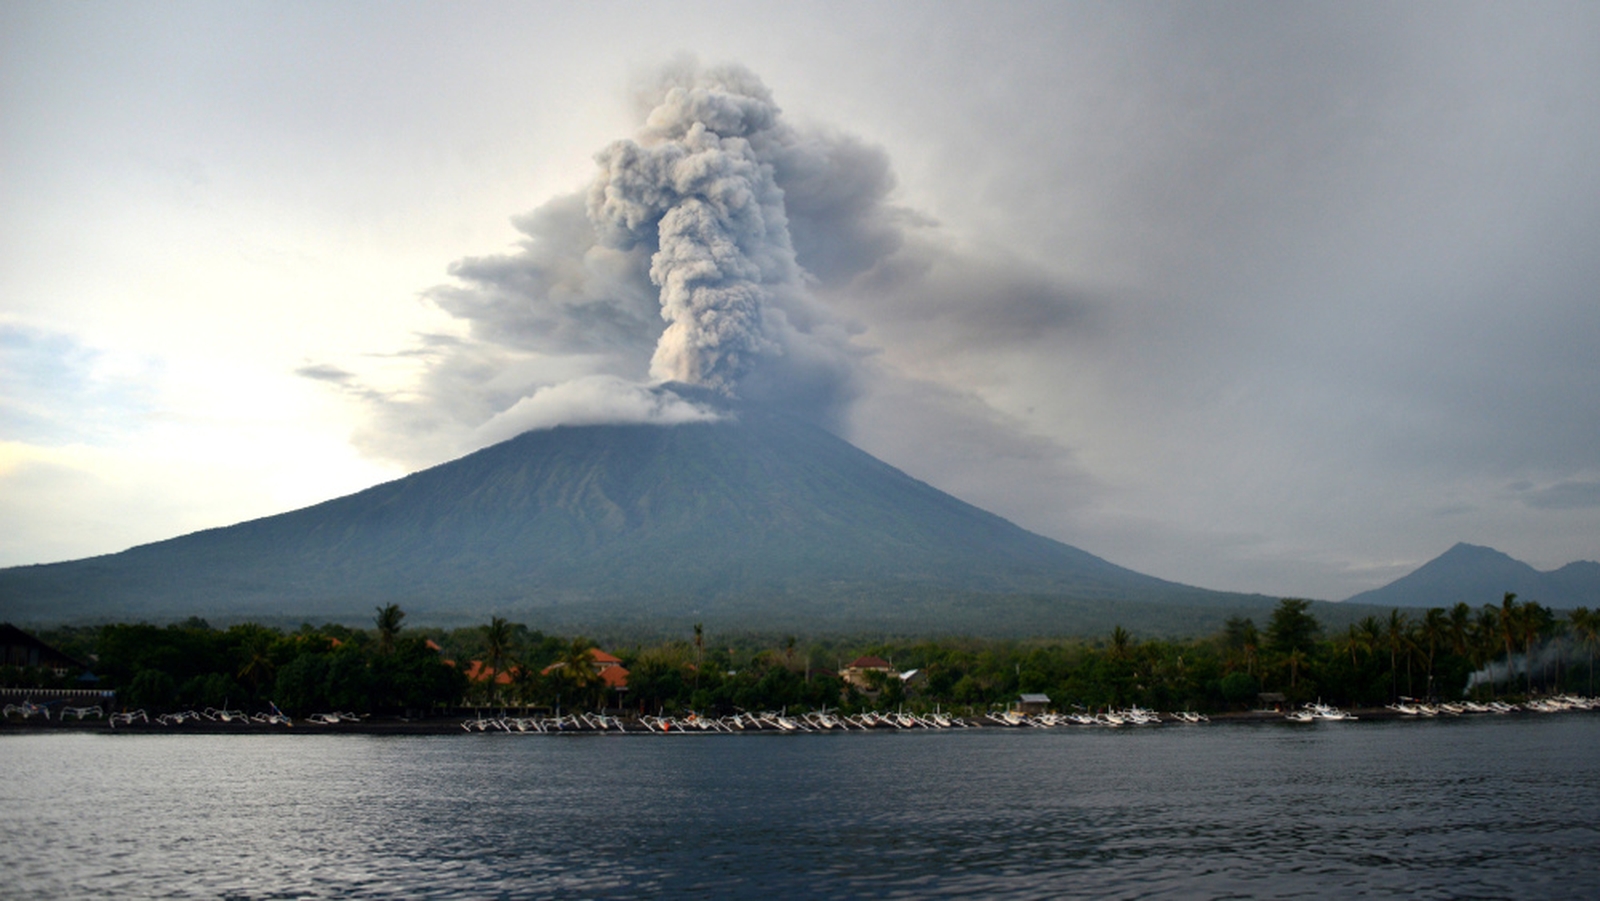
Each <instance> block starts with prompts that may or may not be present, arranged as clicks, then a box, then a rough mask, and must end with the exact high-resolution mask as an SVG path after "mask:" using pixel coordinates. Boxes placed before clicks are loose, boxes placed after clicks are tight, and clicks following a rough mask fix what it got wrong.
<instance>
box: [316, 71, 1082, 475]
mask: <svg viewBox="0 0 1600 901" xmlns="http://www.w3.org/2000/svg"><path fill="white" fill-rule="evenodd" d="M640 96H641V97H642V98H645V99H644V100H643V102H642V103H641V111H642V113H643V124H642V125H641V127H640V128H639V130H638V131H637V133H636V134H635V135H634V136H633V137H632V138H628V139H624V140H619V141H615V142H613V143H612V144H610V145H609V146H607V147H605V148H604V149H602V150H601V151H600V152H599V153H598V154H597V155H596V157H595V160H596V167H597V171H596V175H595V176H594V178H593V180H592V181H591V182H590V183H589V184H588V185H587V186H585V187H584V188H583V189H582V190H579V191H574V192H572V193H570V194H566V195H563V196H559V197H555V198H552V199H550V200H549V201H547V202H545V203H544V204H542V205H540V206H539V207H537V208H535V209H533V210H532V211H530V212H528V213H525V214H522V215H519V216H516V217H514V218H513V219H512V223H513V225H514V226H515V227H516V229H517V231H518V232H519V233H520V235H521V239H520V240H519V241H518V244H517V247H516V248H515V249H514V250H513V251H511V252H508V253H503V254H494V255H486V256H474V257H467V258H464V259H461V260H458V261H456V262H455V263H453V264H451V265H450V267H449V270H448V271H449V274H450V276H451V278H452V281H451V282H450V283H448V284H445V285H440V286H437V287H435V288H432V289H430V290H428V291H426V292H424V294H423V298H424V300H425V301H426V302H429V303H431V304H433V305H434V306H435V307H437V309H439V310H441V311H442V312H444V313H446V314H448V315H449V316H450V317H451V318H452V319H453V320H455V322H456V323H458V325H459V326H461V327H462V329H463V332H464V334H463V335H462V336H460V337H452V336H448V335H428V336H419V340H418V343H417V345H416V346H414V347H412V348H409V349H407V350H405V351H403V352H402V353H401V354H399V355H397V356H409V357H412V358H414V360H415V361H417V362H418V363H419V364H420V376H419V377H418V378H417V380H416V381H415V383H414V384H412V385H409V386H407V387H406V388H404V389H402V390H378V389H376V388H373V387H371V386H369V385H366V384H364V383H363V382H362V381H361V380H360V379H359V378H358V377H357V376H355V375H354V374H353V373H351V372H350V371H349V370H348V369H347V368H346V367H343V366H339V365H335V364H333V363H326V362H312V363H308V365H306V366H304V367H302V368H301V369H300V370H299V374H301V375H303V376H305V377H307V378H311V379H314V380H318V381H321V382H323V383H326V384H329V385H332V386H336V387H338V388H339V389H340V390H343V391H345V392H347V393H349V394H351V395H352V396H355V397H359V398H360V399H362V400H363V401H364V402H366V403H368V405H369V408H370V409H371V410H372V411H373V416H372V418H371V420H370V421H369V422H368V423H366V424H365V425H364V426H363V427H362V428H361V429H359V430H358V431H357V434H356V436H355V440H356V442H357V444H358V446H360V447H361V448H362V449H363V451H364V452H366V453H369V454H371V455H374V456H380V457H388V458H391V459H398V460H400V461H402V462H405V463H407V464H425V463H431V462H437V461H438V460H441V459H444V458H446V457H448V456H451V455H454V454H459V453H461V452H464V451H467V450H471V449H473V448H475V447H478V446H482V445H483V444H485V443H489V442H491V441H494V440H500V439H503V438H506V437H510V436H511V435H512V434H515V433H516V431H519V430H525V429H529V428H542V427H550V426H554V425H558V424H562V423H574V424H575V423H580V422H581V423H599V422H656V423H663V424H665V423H671V422H679V421H688V420H691V419H696V418H711V417H714V416H716V415H718V414H717V413H716V412H715V411H714V410H712V409H711V408H710V407H708V406H702V405H697V404H698V402H697V401H695V400H693V399H681V398H680V399H679V400H678V401H677V402H668V401H665V400H663V395H662V393H661V388H660V386H662V385H665V384H668V383H681V384H687V385H692V386H695V387H697V388H704V389H708V390H710V391H711V392H713V393H714V394H720V395H723V396H728V397H736V398H740V399H743V400H746V401H750V402H756V403H761V404H767V405H775V406H779V407H782V408H784V409H786V410H788V411H790V412H792V413H794V414H796V415H799V416H802V417H804V418H806V419H809V420H811V421H813V422H816V423H818V424H820V425H822V426H824V427H826V428H830V429H832V430H834V431H837V432H840V433H841V434H842V433H845V432H846V431H848V430H850V428H851V424H852V417H851V407H852V406H853V405H854V404H855V403H856V402H857V401H858V400H860V399H861V398H862V397H864V396H865V395H866V394H868V393H870V392H871V391H872V390H874V388H873V386H874V384H876V385H879V386H880V388H881V385H882V384H884V381H885V379H886V378H888V379H892V378H894V377H895V376H892V375H890V374H889V372H888V368H887V367H886V366H885V365H883V364H881V363H875V362H874V358H875V356H876V355H877V354H878V351H877V350H876V349H875V348H874V346H873V344H874V343H876V342H877V341H878V340H880V339H882V340H895V341H902V342H905V343H906V346H907V347H911V348H915V349H916V350H915V352H916V353H917V354H919V355H921V354H924V353H926V354H930V355H940V354H942V355H946V356H950V357H952V358H954V357H958V356H961V355H962V354H965V353H967V352H968V351H971V350H973V349H981V348H983V347H984V346H987V345H993V344H1003V343H1005V342H1007V341H1010V340H1014V339H1018V338H1024V339H1026V338H1027V337H1028V336H1034V337H1037V336H1040V335H1045V334H1048V333H1050V332H1052V331H1054V330H1057V329H1062V328H1072V327H1077V326H1080V325H1081V324H1082V322H1083V319H1084V316H1083V311H1084V309H1085V305H1084V304H1082V303H1081V302H1080V301H1079V300H1077V299H1075V298H1073V297H1071V296H1070V295H1069V292H1066V291H1064V290H1062V289H1061V288H1060V287H1059V286H1057V285H1055V284H1054V283H1052V282H1051V280H1050V279H1048V278H1046V277H1044V276H1042V275H1037V274H1033V273H1032V272H1031V271H1030V270H1029V269H1028V268H1027V267H1026V266H1021V265H1016V264H1013V263H1011V262H1009V261H1003V260H999V259H998V258H991V257H988V256H984V255H980V254H970V253H968V254H963V253H960V252H957V251H956V250H955V249H954V248H952V247H950V246H948V245H947V244H946V243H945V242H943V240H942V238H941V236H940V235H939V232H938V227H937V224H936V223H934V222H933V221H932V220H931V219H929V218H928V217H925V216H922V215H919V214H917V213H915V212H913V211H911V210H908V209H906V208H904V207H902V206H899V205H897V204H896V203H895V202H894V199H893V195H894V190H895V179H894V174H893V171H892V167H891V166H890V163H889V159H888V156H887V155H886V154H885V153H884V151H883V150H882V149H881V148H878V147H875V146H872V145H870V144H867V143H865V142H863V141H861V140H860V139H858V138H855V137H853V136H850V135H848V134H843V133H840V132H837V131H832V130H828V129H824V128H799V127H795V126H793V125H791V124H789V123H788V122H787V121H786V120H785V119H784V118H783V114H782V110H781V109H780V108H779V107H778V105H777V104H776V102H775V101H774V99H773V97H772V94H771V92H770V91H769V90H768V89H767V88H766V86H765V85H763V84H762V83H761V81H760V80H759V79H758V78H757V77H756V76H755V75H754V74H752V73H751V72H749V71H748V70H746V69H743V68H740V67H737V66H726V67H719V68H702V67H700V66H698V65H697V64H694V63H692V62H679V63H676V64H674V65H672V66H669V67H667V68H665V69H664V70H662V71H661V72H660V73H658V75H657V76H656V77H655V78H654V80H653V81H651V82H650V83H649V84H648V85H647V86H646V87H644V88H643V89H642V90H641V94H640ZM952 335H962V336H964V337H961V338H960V339H959V340H953V339H952V338H951V336H952ZM935 336H939V337H938V338H937V339H935ZM916 369H917V367H916V366H913V367H912V371H911V376H912V377H913V378H915V377H919V374H918V373H917V372H916V371H915V370H916ZM855 419H856V420H857V421H859V417H856V418H855Z"/></svg>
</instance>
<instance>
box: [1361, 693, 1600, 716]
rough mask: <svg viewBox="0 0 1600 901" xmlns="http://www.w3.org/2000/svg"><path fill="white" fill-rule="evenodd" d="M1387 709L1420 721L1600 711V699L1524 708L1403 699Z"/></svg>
mask: <svg viewBox="0 0 1600 901" xmlns="http://www.w3.org/2000/svg"><path fill="white" fill-rule="evenodd" d="M1387 709H1389V710H1392V711H1394V712H1395V713H1399V714H1403V715H1405V716H1417V717H1428V716H1465V715H1468V714H1481V713H1491V714H1506V713H1516V712H1518V711H1528V712H1531V713H1564V712H1566V711H1569V710H1595V709H1600V698H1587V697H1582V696H1579V695H1556V696H1554V697H1548V698H1534V699H1533V700H1531V701H1525V702H1523V703H1521V704H1510V703H1507V702H1505V701H1490V702H1488V703H1480V702H1477V701H1461V702H1448V703H1443V704H1429V703H1424V702H1422V701H1418V700H1416V699H1414V698H1401V699H1400V700H1399V701H1397V702H1395V703H1393V704H1390V705H1388V707H1387Z"/></svg>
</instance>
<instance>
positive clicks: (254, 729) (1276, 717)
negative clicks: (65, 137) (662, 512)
mask: <svg viewBox="0 0 1600 901" xmlns="http://www.w3.org/2000/svg"><path fill="white" fill-rule="evenodd" d="M1347 712H1348V713H1349V714H1351V716H1352V717H1354V719H1353V720H1345V721H1333V722H1341V723H1343V722H1354V723H1361V722H1393V721H1396V720H1449V721H1455V720H1474V719H1495V718H1500V717H1506V716H1515V717H1518V718H1526V717H1531V716H1546V715H1548V714H1544V713H1540V712H1538V711H1531V710H1516V711H1511V712H1509V713H1499V714H1496V713H1469V714H1462V715H1458V716H1448V715H1445V716H1432V717H1424V716H1416V715H1411V714H1405V713H1401V712H1399V711H1395V710H1390V709H1387V708H1383V707H1377V708H1355V709H1352V710H1349V711H1347ZM1562 712H1568V713H1573V712H1576V713H1583V712H1586V711H1583V710H1576V711H1562ZM497 719H498V718H488V717H484V718H481V719H480V718H478V717H476V716H442V717H428V718H425V719H406V718H403V717H392V718H389V717H385V718H380V717H373V718H370V719H367V720H363V721H360V722H340V723H316V722H311V721H309V720H298V721H295V722H293V723H291V724H282V723H251V722H232V723H230V722H212V721H205V720H199V721H194V720H191V721H189V722H184V723H177V724H171V725H167V724H162V723H155V722H149V723H126V724H120V725H116V726H113V725H112V724H111V722H110V721H109V720H108V719H99V720H88V719H86V720H69V721H61V720H33V719H31V718H30V719H27V720H21V721H17V720H11V719H7V720H5V721H3V722H0V736H4V735H6V734H31V733H43V732H82V733H94V734H118V735H487V734H505V735H718V734H750V735H788V734H826V733H836V734H839V733H846V732H884V733H892V732H938V731H961V730H963V729H986V730H1003V731H1011V730H1025V729H1033V728H1038V729H1045V730H1047V731H1069V732H1070V731H1074V730H1092V729H1105V728H1119V729H1125V730H1132V731H1137V730H1139V729H1141V728H1142V729H1149V728H1152V727H1156V726H1160V727H1168V728H1170V727H1203V726H1207V725H1230V724H1232V725H1238V724H1249V725H1261V724H1270V723H1282V724H1284V725H1285V726H1305V725H1311V724H1309V723H1297V722H1294V721H1291V720H1288V719H1286V718H1285V716H1284V714H1283V713H1282V712H1278V711H1271V710H1265V711H1263V710H1247V711H1233V712H1228V713H1218V714H1213V715H1211V717H1210V719H1209V721H1208V722H1202V723H1186V722H1182V721H1179V720H1165V719H1164V720H1162V721H1161V722H1160V723H1156V724H1146V725H1143V726H1140V725H1127V726H1119V727H1107V726H1093V725H1079V724H1062V725H1054V726H1045V725H1035V724H1023V725H1016V726H1011V725H1004V724H1000V723H996V722H993V721H991V720H988V719H986V718H984V717H961V718H959V720H960V722H961V723H963V724H964V725H959V726H952V727H949V728H946V729H938V728H928V727H916V726H912V727H900V726H892V725H881V726H877V727H874V728H870V729H861V728H855V727H852V728H848V729H845V728H839V729H810V728H808V729H805V730H797V731H794V732H788V731H785V730H783V729H779V728H752V729H745V730H742V731H740V732H722V731H719V730H711V729H705V730H701V729H676V730H672V731H667V732H664V731H659V730H656V729H651V728H649V727H647V726H646V725H644V724H643V722H642V721H641V719H640V718H638V717H630V718H624V719H620V720H618V722H619V723H620V724H621V727H620V728H617V727H615V726H613V727H611V728H604V729H600V728H563V729H551V730H527V731H523V730H516V729H509V728H505V727H500V726H497V725H496V723H497ZM479 723H481V724H484V726H483V728H468V726H467V724H479Z"/></svg>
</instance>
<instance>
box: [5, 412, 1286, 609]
mask: <svg viewBox="0 0 1600 901" xmlns="http://www.w3.org/2000/svg"><path fill="white" fill-rule="evenodd" d="M1023 595H1028V596H1038V597H1050V598H1061V599H1071V600H1073V601H1074V602H1077V603H1086V602H1088V603H1119V602H1123V601H1148V602H1162V603H1169V604H1179V605H1213V606H1214V605H1227V604H1237V603H1240V602H1241V601H1246V600H1248V601H1251V602H1252V603H1253V602H1255V601H1259V600H1260V599H1255V598H1245V597H1242V596H1238V595H1230V594H1224V593H1219V592H1209V591H1205V590H1203V589H1198V588H1191V587H1187V586H1183V585H1178V584H1175V583H1171V582H1166V581H1163V580H1160V579H1156V578H1153V577H1150V576H1145V575H1141V574H1139V573H1136V572H1133V571H1131V570H1127V569H1124V568H1122V567H1119V566H1116V565H1114V564H1111V563H1108V562H1107V561H1105V560H1102V559H1100V558H1098V557H1095V556H1093V555H1091V554H1088V553H1086V552H1084V551H1081V550H1078V549H1076V548H1073V547H1070V546H1068V545H1065V544H1062V543H1060V542H1056V541H1053V540H1050V539H1047V538H1044V537H1042V536H1039V535H1036V534H1033V533H1031V532H1027V531H1025V530H1023V529H1021V528H1019V527H1017V526H1015V525H1013V524H1011V523H1010V522H1007V521H1006V520H1004V519H1001V518H1000V517H997V516H994V515H993V514H990V513H986V512H984V511H983V510H980V509H978V508H976V507H973V506H972V505H970V504H966V503H964V502H962V501H960V500H957V499H956V498H954V497H951V496H950V495H947V494H945V493H943V492H941V491H938V490H936V489H934V488H932V487H930V486H928V485H926V484H924V483H922V482H918V481H916V480H914V479H912V478H910V477H909V476H907V475H905V474H904V473H902V472H900V471H899V470H897V469H894V468H893V467H891V466H889V465H887V464H885V463H883V462H881V461H879V460H877V459H875V458H873V457H871V456H870V455H868V454H866V453H864V452H862V451H860V450H858V449H856V448H855V447H853V446H851V445H850V444H848V443H846V442H844V441H842V440H840V439H838V438H837V437H835V436H833V435H831V434H829V433H828V432H826V431H823V430H821V429H818V428H816V427H814V426H810V425H806V424H803V423H800V422H797V421H794V420H791V419H787V418H784V417H782V416H778V415H775V414H770V413H765V412H761V411H756V410H748V409H747V410H744V411H742V413H741V414H740V415H739V416H738V418H737V419H736V420H725V421H722V422H717V423H696V424H688V425H679V426H671V427H660V426H585V427H560V428H555V429H550V430H545V431H538V432H529V433H526V434H523V435H521V436H518V437H516V438H514V439H511V440H510V441H506V442H503V443H501V444H497V445H494V446H492V447H489V448H485V449H483V450H481V451H478V452H476V453H474V454H471V455H468V456H466V457H463V458H461V459H459V460H455V461H452V462H449V463H445V464H443V465H440V466H436V467H433V468H431V469H428V470H424V471H422V472H418V473H415V474H413V475H410V476H407V477H405V478H402V479H399V480H396V481H394V482H389V483H386V484H383V485H378V486H375V487H373V488H370V489H368V490H366V491H362V492H359V493H357V494H353V495H349V496H347V497H342V498H338V499H335V500H331V501H328V502H326V503H322V504H318V505H315V506H312V507H307V508H304V509H301V510H296V511H293V512H289V513H284V514H281V515H278V516H271V517H267V518H264V519H258V520H254V521H250V522H245V523H241V524H239V525H235V526H230V527H227V528H220V529H212V530H209V531H204V532H198V533H195V534H192V535H187V536H183V537H180V538H174V539H171V540H168V541H163V542H158V543H155V544H150V545H144V546H141V547H136V548H133V549H131V550H128V551H124V552H122V553H120V554H112V555H107V556H103V557H95V558H89V559H86V560H79V561H72V562H68V563H58V564H50V565H43V566H29V567H14V568H11V569H6V570H0V611H4V612H5V615H7V616H11V617H13V618H37V617H39V616H44V615H53V616H64V615H69V614H70V615H72V616H76V617H80V618H81V617H84V616H94V615H100V616H118V617H128V616H135V615H146V616H171V615H187V614H188V613H205V614H209V615H217V614H231V615H272V616H279V617H281V616H350V615H361V616H365V615H366V614H368V613H370V611H371V609H372V607H373V606H374V605H375V604H382V603H388V602H391V601H393V602H397V603H400V604H402V605H403V606H405V607H406V609H408V610H410V611H412V612H413V613H420V614H430V613H431V614H448V613H457V614H461V615H463V616H477V615H480V614H483V613H484V612H486V611H501V612H507V611H544V612H546V613H547V614H550V618H552V619H554V620H559V621H570V622H576V623H584V622H600V621H608V620H622V619H626V620H635V621H638V620H643V619H647V618H651V617H662V616H671V617H677V616H689V615H709V617H710V618H712V619H716V618H719V617H720V618H722V619H725V620H729V621H735V620H737V621H749V622H751V623H761V622H765V621H772V619H773V618H774V617H777V618H781V619H786V620H791V621H792V620H797V619H807V620H808V621H813V620H821V621H823V622H826V623H829V624H835V625H838V624H843V623H845V622H847V621H860V622H874V623H876V622H885V621H895V622H907V623H911V622H917V621H925V620H933V621H937V620H939V618H941V617H943V618H944V620H946V621H952V622H953V621H954V620H961V619H966V618H969V616H968V614H970V615H973V616H982V615H987V614H978V613H977V611H978V610H979V609H980V608H985V609H986V608H989V607H991V606H992V604H990V603H988V602H989V601H992V600H993V599H994V598H997V597H1001V596H1013V597H1014V596H1023ZM963 611H965V613H964V612H963ZM1046 618H1048V616H1047V617H1046Z"/></svg>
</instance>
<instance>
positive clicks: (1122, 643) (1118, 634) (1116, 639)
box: [1111, 626, 1132, 660]
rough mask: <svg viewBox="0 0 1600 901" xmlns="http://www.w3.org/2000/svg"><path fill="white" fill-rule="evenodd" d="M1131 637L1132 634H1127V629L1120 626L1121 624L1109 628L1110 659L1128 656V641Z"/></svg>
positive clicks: (1120, 658)
mask: <svg viewBox="0 0 1600 901" xmlns="http://www.w3.org/2000/svg"><path fill="white" fill-rule="evenodd" d="M1131 638H1132V636H1130V635H1129V634H1128V630H1127V629H1124V628H1122V627H1121V626H1117V627H1116V628H1115V629H1112V630H1111V657H1112V659H1114V660H1122V659H1124V658H1125V657H1127V656H1128V643H1129V641H1130V640H1131Z"/></svg>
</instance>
